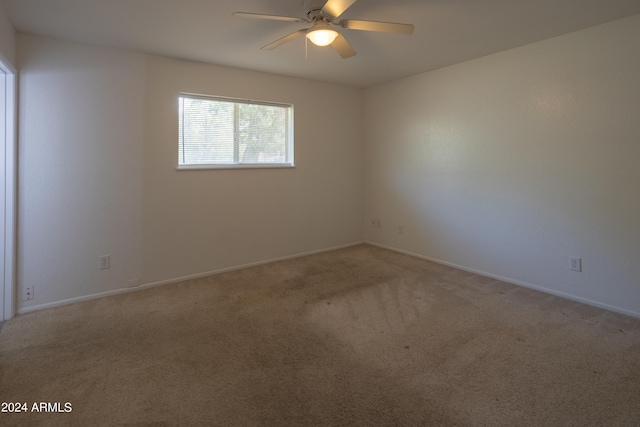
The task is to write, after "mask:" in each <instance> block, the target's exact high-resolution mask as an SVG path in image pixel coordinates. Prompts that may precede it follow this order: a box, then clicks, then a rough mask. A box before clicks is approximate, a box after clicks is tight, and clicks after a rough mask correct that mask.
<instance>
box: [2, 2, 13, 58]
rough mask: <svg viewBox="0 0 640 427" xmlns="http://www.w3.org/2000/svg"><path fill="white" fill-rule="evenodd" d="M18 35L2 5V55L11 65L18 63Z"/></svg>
mask: <svg viewBox="0 0 640 427" xmlns="http://www.w3.org/2000/svg"><path fill="white" fill-rule="evenodd" d="M15 37H16V33H15V30H14V29H13V25H11V22H10V21H9V17H8V16H7V13H6V12H5V10H4V7H3V6H2V5H1V4H0V55H2V57H3V58H4V59H5V60H6V61H8V62H9V63H10V64H11V65H15V63H16V57H15V54H16V40H15Z"/></svg>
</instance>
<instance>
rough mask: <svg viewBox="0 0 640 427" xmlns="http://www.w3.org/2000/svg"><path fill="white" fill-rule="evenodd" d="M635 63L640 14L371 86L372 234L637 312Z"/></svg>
mask: <svg viewBox="0 0 640 427" xmlns="http://www.w3.org/2000/svg"><path fill="white" fill-rule="evenodd" d="M638 76H640V15H636V16H634V17H631V18H627V19H623V20H620V21H615V22H612V23H609V24H605V25H601V26H597V27H593V28H591V29H587V30H584V31H580V32H576V33H572V34H569V35H565V36H562V37H557V38H554V39H550V40H547V41H543V42H540V43H535V44H531V45H528V46H524V47H521V48H518V49H513V50H509V51H505V52H502V53H499V54H495V55H491V56H487V57H483V58H480V59H477V60H473V61H469V62H466V63H462V64H459V65H455V66H452V67H448V68H444V69H440V70H437V71H433V72H429V73H426V74H422V75H418V76H415V77H411V78H408V79H404V80H401V81H396V82H392V83H389V84H385V85H382V86H379V87H375V88H371V89H368V90H367V91H366V92H365V101H364V105H365V118H364V124H365V127H364V129H365V221H364V222H365V226H366V227H365V229H366V232H365V234H366V239H367V240H368V241H370V242H374V243H377V244H381V245H386V246H390V247H393V248H397V249H400V250H404V251H407V252H411V253H414V254H418V255H420V256H424V257H427V258H432V259H436V260H439V261H443V262H446V263H450V264H454V265H457V266H460V267H462V268H465V269H469V270H473V271H478V272H482V273H484V274H488V275H492V276H495V277H501V278H505V279H507V280H509V281H511V282H514V283H519V284H522V285H525V286H531V287H536V288H539V289H543V290H546V291H548V292H552V293H556V294H560V295H565V296H570V297H571V298H574V299H578V300H582V301H587V302H590V303H592V304H596V305H601V306H604V307H609V308H613V309H615V310H618V311H622V312H625V313H629V314H633V315H636V316H640V197H639V196H638V195H639V193H640V167H638V164H637V163H638V159H640V120H639V119H640V79H639V78H638ZM372 219H380V220H381V224H382V227H381V228H371V226H370V221H371V220H372ZM399 225H403V226H404V234H399V233H398V226H399ZM570 256H576V257H582V260H583V272H581V273H577V272H572V271H570V270H569V257H570Z"/></svg>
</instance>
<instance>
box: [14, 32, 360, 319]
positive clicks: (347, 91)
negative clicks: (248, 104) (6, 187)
mask: <svg viewBox="0 0 640 427" xmlns="http://www.w3.org/2000/svg"><path fill="white" fill-rule="evenodd" d="M17 50H18V62H19V67H20V123H19V127H20V140H19V146H20V153H19V170H20V175H19V180H20V188H19V244H18V246H19V258H18V259H19V266H18V277H19V285H18V292H19V293H18V294H19V295H22V288H23V287H24V286H27V285H31V286H34V287H35V300H34V301H29V302H23V301H20V303H19V311H21V312H24V311H28V310H30V309H33V308H34V307H43V306H47V305H51V304H56V303H58V302H60V301H65V300H69V299H74V298H82V297H86V296H90V295H96V294H101V293H104V292H112V291H117V290H118V289H121V288H123V287H124V286H125V285H126V282H127V280H130V279H136V278H140V279H141V280H142V282H143V283H156V282H163V281H168V280H173V279H176V278H181V277H185V276H191V275H198V274H201V273H206V272H210V271H216V270H220V269H225V268H229V267H234V266H239V265H244V264H247V263H254V262H260V261H264V260H269V259H274V258H279V257H285V256H290V255H296V254H301V253H305V252H310V251H316V250H322V249H326V248H331V247H336V246H341V245H347V244H352V243H355V242H359V241H361V240H362V226H361V224H362V212H363V202H362V191H363V188H362V185H363V184H362V176H363V172H362V135H361V133H362V91H361V90H359V89H352V88H347V87H342V86H336V85H329V84H323V83H315V82H311V81H306V80H300V79H293V78H288V77H281V76H275V75H270V74H263V73H257V72H250V71H243V70H238V69H231V68H225V67H220V66H214V65H207V64H201V63H194V62H187V61H181V60H175V59H169V58H164V57H158V56H151V55H143V54H137V53H131V52H126V51H121V50H114V49H107V48H99V47H93V46H88V45H81V44H72V43H67V42H62V41H57V40H53V39H48V38H43V37H38V36H32V35H22V34H19V35H18V49H17ZM181 91H185V92H194V93H202V94H213V95H221V96H232V97H240V98H248V99H258V100H269V101H276V102H285V103H292V104H294V109H295V162H296V168H295V169H256V170H208V171H176V163H177V126H178V122H177V96H178V93H179V92H181ZM105 254H109V255H111V268H110V269H109V270H102V271H101V270H99V269H98V257H99V256H100V255H105Z"/></svg>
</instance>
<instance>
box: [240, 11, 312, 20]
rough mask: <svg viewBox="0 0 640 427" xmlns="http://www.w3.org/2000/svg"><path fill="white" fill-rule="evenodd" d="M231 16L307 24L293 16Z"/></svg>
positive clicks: (250, 14) (242, 13) (246, 14)
mask: <svg viewBox="0 0 640 427" xmlns="http://www.w3.org/2000/svg"><path fill="white" fill-rule="evenodd" d="M232 15H233V16H239V17H241V18H253V19H268V20H271V21H287V22H308V21H307V20H306V19H303V18H296V17H294V16H280V15H265V14H263V13H246V12H235V13H232Z"/></svg>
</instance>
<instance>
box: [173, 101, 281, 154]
mask: <svg viewBox="0 0 640 427" xmlns="http://www.w3.org/2000/svg"><path fill="white" fill-rule="evenodd" d="M291 116H292V107H291V106H290V105H280V104H268V103H262V102H251V101H241V100H231V99H226V98H213V97H211V98H207V97H201V96H189V95H181V96H180V97H179V129H178V132H179V144H178V145H179V149H178V157H179V159H178V165H179V166H180V165H234V164H237V165H246V164H249V165H252V164H258V165H260V164H265V165H268V164H292V151H293V150H292V131H291V122H292V117H291Z"/></svg>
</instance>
